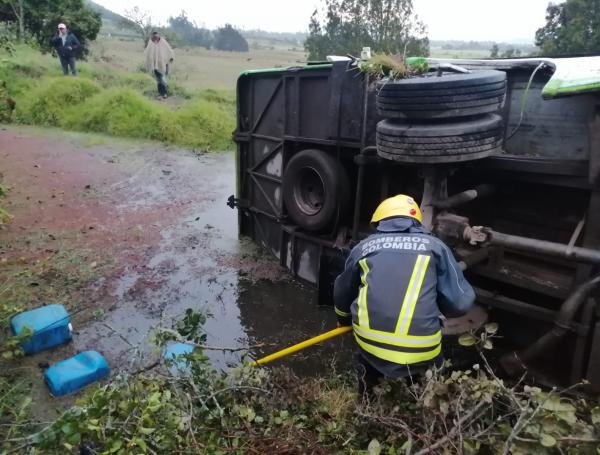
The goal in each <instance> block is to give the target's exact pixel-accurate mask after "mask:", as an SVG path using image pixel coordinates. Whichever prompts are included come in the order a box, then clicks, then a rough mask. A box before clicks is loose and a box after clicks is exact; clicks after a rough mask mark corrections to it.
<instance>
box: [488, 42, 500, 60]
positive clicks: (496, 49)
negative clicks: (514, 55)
mask: <svg viewBox="0 0 600 455" xmlns="http://www.w3.org/2000/svg"><path fill="white" fill-rule="evenodd" d="M499 53H500V48H499V47H498V45H497V44H496V43H494V45H493V46H492V49H491V50H490V58H498V54H499Z"/></svg>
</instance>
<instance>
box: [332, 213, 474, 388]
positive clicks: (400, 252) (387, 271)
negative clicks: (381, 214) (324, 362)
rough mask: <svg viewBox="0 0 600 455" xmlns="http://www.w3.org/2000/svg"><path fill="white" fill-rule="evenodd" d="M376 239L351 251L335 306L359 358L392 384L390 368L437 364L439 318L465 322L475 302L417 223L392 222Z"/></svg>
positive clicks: (439, 245) (445, 253) (445, 254)
mask: <svg viewBox="0 0 600 455" xmlns="http://www.w3.org/2000/svg"><path fill="white" fill-rule="evenodd" d="M377 231H378V232H377V233H376V234H373V235H371V236H370V237H369V238H367V239H365V240H363V241H362V242H360V243H359V244H358V245H357V246H356V247H355V248H354V249H353V250H352V251H351V253H350V255H349V257H348V259H347V261H346V266H345V269H344V271H343V272H342V274H340V276H338V278H337V279H336V281H335V288H334V304H335V311H336V314H337V315H338V319H339V321H340V323H342V324H343V325H349V324H350V323H351V324H352V325H353V327H354V336H355V338H356V341H357V343H358V345H359V347H360V348H361V351H362V352H363V353H365V356H366V358H367V359H377V361H375V362H371V363H374V365H373V366H374V367H375V368H377V369H378V370H380V371H381V370H385V371H382V372H383V373H384V374H386V375H388V376H392V377H393V376H398V375H399V374H396V373H390V371H392V372H393V371H396V372H397V370H398V369H397V368H394V367H395V366H398V365H401V366H406V365H416V364H422V363H423V362H431V361H433V360H435V359H437V358H439V357H440V353H441V341H442V335H441V327H440V320H439V316H440V313H441V314H443V315H444V316H446V317H458V316H462V315H464V314H465V313H467V312H468V311H469V310H470V308H471V307H472V305H473V303H474V301H475V294H474V292H473V289H472V288H471V286H470V285H469V283H468V282H467V281H466V280H465V278H464V276H463V274H462V271H461V270H460V268H459V266H458V264H457V263H456V260H455V259H454V256H453V255H452V252H451V251H450V249H449V248H448V247H447V246H446V245H445V244H444V243H443V242H442V241H441V240H439V239H438V238H436V237H435V236H433V235H432V234H431V233H430V232H429V231H428V230H427V229H425V228H423V227H422V226H421V224H420V223H419V222H418V221H416V220H413V219H412V218H405V217H398V218H393V219H390V220H385V221H382V222H381V223H379V226H378V228H377ZM385 365H392V368H384V366H385Z"/></svg>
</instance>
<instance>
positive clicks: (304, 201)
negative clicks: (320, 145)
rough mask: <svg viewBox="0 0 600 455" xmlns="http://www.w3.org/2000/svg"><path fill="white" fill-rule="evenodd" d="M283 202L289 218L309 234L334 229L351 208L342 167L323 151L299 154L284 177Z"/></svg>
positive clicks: (289, 165)
mask: <svg viewBox="0 0 600 455" xmlns="http://www.w3.org/2000/svg"><path fill="white" fill-rule="evenodd" d="M282 191H283V201H284V204H285V208H286V210H287V214H288V216H289V217H290V218H291V219H292V220H293V221H294V223H296V224H297V225H298V226H299V227H301V228H303V229H305V230H307V231H312V232H319V231H324V230H327V229H333V227H334V226H335V224H336V222H337V221H338V220H339V219H340V218H341V217H343V216H344V215H345V214H346V213H347V210H348V208H349V204H350V182H349V180H348V176H347V174H346V170H345V169H344V167H343V166H342V165H341V163H340V162H339V161H338V160H336V159H335V158H334V157H333V156H331V155H330V154H328V153H326V152H324V151H322V150H314V149H308V150H302V151H301V152H298V153H296V154H295V155H294V156H293V157H292V159H291V160H290V161H289V163H288V165H287V166H286V168H285V171H284V174H283V185H282Z"/></svg>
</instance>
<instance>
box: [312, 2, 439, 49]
mask: <svg viewBox="0 0 600 455" xmlns="http://www.w3.org/2000/svg"><path fill="white" fill-rule="evenodd" d="M324 1H325V14H324V18H321V15H320V14H319V11H318V10H315V12H314V13H313V15H312V16H311V18H310V23H309V25H308V28H309V36H308V38H307V39H306V41H305V44H304V48H305V50H306V51H307V52H308V54H309V57H308V58H309V59H311V60H322V59H324V58H325V57H326V56H327V55H328V54H338V55H345V54H352V55H358V54H359V53H360V51H361V49H362V48H363V47H365V46H368V47H371V49H372V50H373V51H375V52H385V53H394V54H395V53H402V54H406V55H424V56H427V55H429V40H428V38H427V34H426V27H425V25H424V24H423V23H422V22H421V21H420V20H419V19H418V18H417V16H416V15H415V14H414V10H413V3H412V0H324Z"/></svg>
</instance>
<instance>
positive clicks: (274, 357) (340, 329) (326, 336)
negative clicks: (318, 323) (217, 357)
mask: <svg viewBox="0 0 600 455" xmlns="http://www.w3.org/2000/svg"><path fill="white" fill-rule="evenodd" d="M349 332H352V327H351V326H347V327H338V328H337V329H335V330H331V331H330V332H326V333H323V334H321V335H319V336H316V337H314V338H311V339H310V340H306V341H303V342H302V343H298V344H295V345H294V346H290V347H289V348H285V349H282V350H281V351H278V352H275V353H274V354H271V355H268V356H266V357H263V358H262V359H259V360H257V361H255V362H253V363H252V365H254V366H257V365H264V364H265V363H269V362H273V361H274V360H278V359H281V358H283V357H287V356H288V355H291V354H293V353H295V352H298V351H302V350H303V349H306V348H309V347H311V346H314V345H315V344H318V343H321V342H322V341H327V340H330V339H332V338H335V337H337V336H340V335H343V334H345V333H349Z"/></svg>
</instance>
